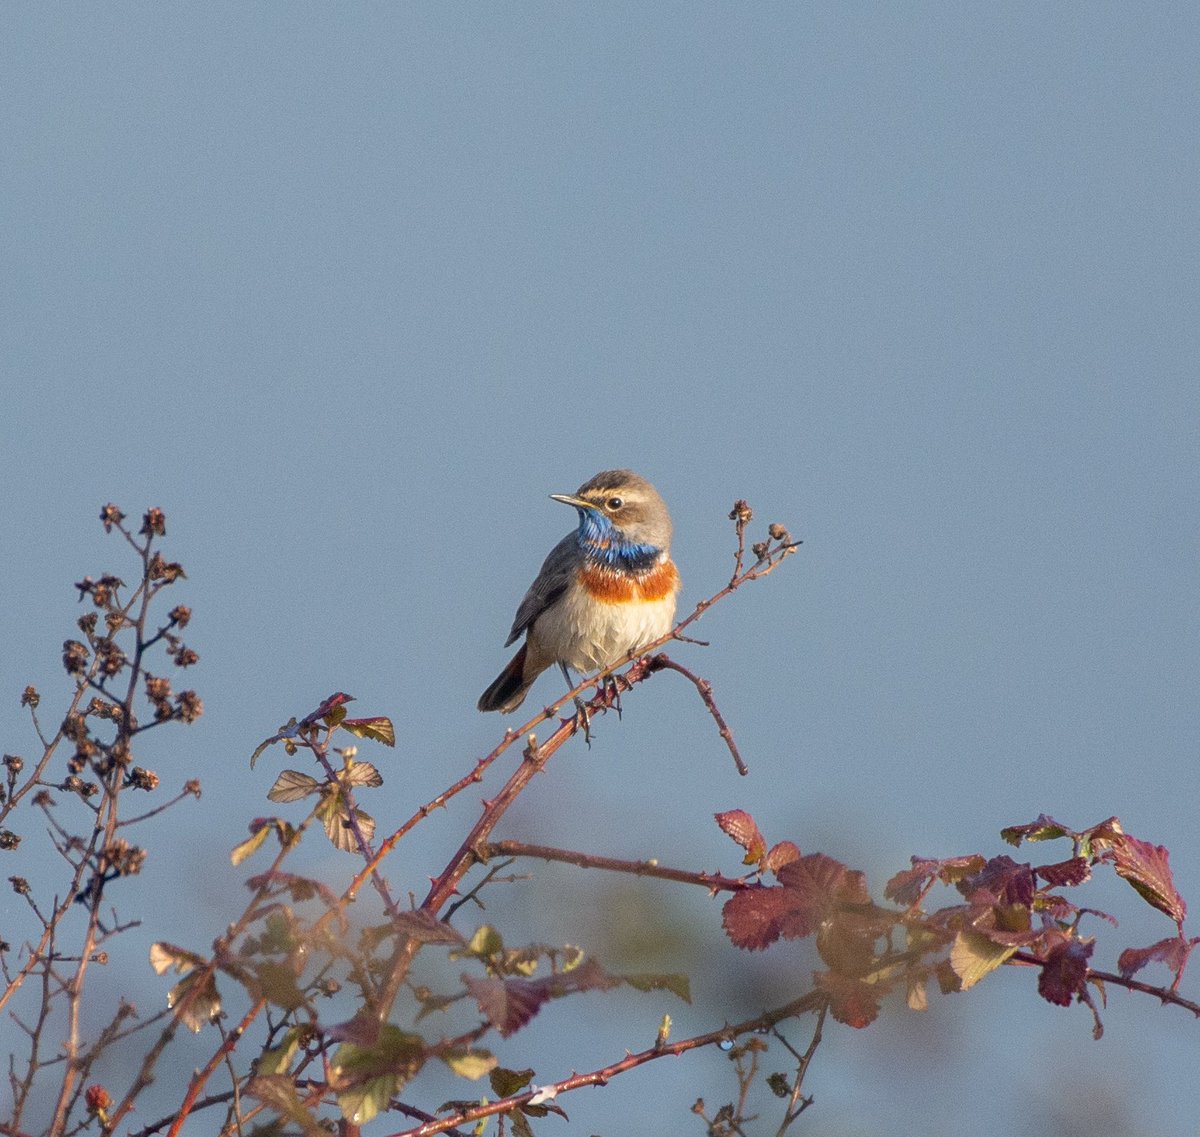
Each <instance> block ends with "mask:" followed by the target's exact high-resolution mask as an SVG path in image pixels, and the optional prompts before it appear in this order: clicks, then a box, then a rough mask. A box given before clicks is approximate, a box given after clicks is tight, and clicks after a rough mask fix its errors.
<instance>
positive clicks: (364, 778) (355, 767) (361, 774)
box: [342, 762, 383, 787]
mask: <svg viewBox="0 0 1200 1137" xmlns="http://www.w3.org/2000/svg"><path fill="white" fill-rule="evenodd" d="M342 780H343V781H344V782H345V783H347V784H348V785H351V786H372V787H373V786H382V785H383V775H382V774H381V773H380V772H379V771H378V770H377V769H375V767H374V766H372V765H371V763H370V762H347V763H346V769H345V770H344V771H343V772H342Z"/></svg>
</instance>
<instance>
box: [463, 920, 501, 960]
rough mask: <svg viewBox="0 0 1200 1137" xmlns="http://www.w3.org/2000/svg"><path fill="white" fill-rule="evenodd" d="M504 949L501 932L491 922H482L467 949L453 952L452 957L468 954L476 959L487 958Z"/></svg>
mask: <svg viewBox="0 0 1200 1137" xmlns="http://www.w3.org/2000/svg"><path fill="white" fill-rule="evenodd" d="M503 950H504V940H503V939H501V937H500V933H499V932H498V931H496V929H495V928H493V927H492V926H491V925H490V924H481V925H480V926H479V928H478V930H477V931H476V932H475V934H474V935H473V936H472V937H471V940H470V942H469V943H468V944H467V946H466V948H465V950H463V951H460V952H452V953H451V954H450V958H451V959H462V958H463V957H464V956H468V957H474V958H475V959H487V958H488V957H489V956H493V955H498V954H499V953H500V952H502V951H503Z"/></svg>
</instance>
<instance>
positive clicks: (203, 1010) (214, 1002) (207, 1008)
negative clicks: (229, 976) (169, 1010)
mask: <svg viewBox="0 0 1200 1137" xmlns="http://www.w3.org/2000/svg"><path fill="white" fill-rule="evenodd" d="M193 990H194V991H195V994H194V995H192V991H193ZM189 996H190V998H189ZM185 999H188V1000H189V1001H188V1003H187V1006H186V1008H185V1010H184V1011H183V1012H182V1013H181V1014H180V1016H179V1021H180V1022H181V1023H183V1025H184V1026H186V1027H187V1028H188V1030H190V1031H191V1032H192V1033H193V1034H199V1033H200V1030H201V1028H202V1027H204V1026H205V1024H207V1023H210V1022H212V1020H213V1019H214V1018H216V1016H217V1015H219V1014H220V1013H221V996H220V995H219V994H218V993H217V983H216V980H215V979H214V978H213V976H212V975H211V974H206V973H205V972H203V971H198V972H193V973H192V974H191V975H187V976H184V978H183V979H181V980H180V981H179V982H178V983H176V984H175V986H174V987H172V988H171V990H170V991H168V992H167V1006H168V1007H177V1006H179V1005H180V1004H181V1003H183V1001H184V1000H185Z"/></svg>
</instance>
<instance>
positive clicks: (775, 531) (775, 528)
mask: <svg viewBox="0 0 1200 1137" xmlns="http://www.w3.org/2000/svg"><path fill="white" fill-rule="evenodd" d="M767 532H768V533H769V534H770V535H771V540H773V541H790V540H791V539H792V535H791V534H790V533H789V532H788V531H787V530H786V529H785V528H784V527H783V526H782V525H780V524H779V522H778V521H772V522H771V524H770V526H769V527H768V528H767Z"/></svg>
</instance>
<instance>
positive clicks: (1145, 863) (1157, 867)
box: [1103, 833, 1187, 925]
mask: <svg viewBox="0 0 1200 1137" xmlns="http://www.w3.org/2000/svg"><path fill="white" fill-rule="evenodd" d="M1103 856H1104V859H1105V860H1111V861H1112V862H1113V868H1115V869H1116V870H1117V875H1118V876H1122V877H1124V878H1125V879H1126V880H1127V881H1129V883H1130V884H1131V885H1133V887H1134V888H1135V889H1137V891H1138V893H1139V894H1140V895H1141V897H1142V899H1143V900H1145V901H1146V903H1147V904H1151V905H1153V906H1154V907H1155V908H1157V909H1158V910H1159V911H1160V912H1165V913H1166V914H1167V915H1168V916H1170V917H1171V919H1172V920H1174V921H1175V923H1176V924H1179V925H1182V924H1183V920H1184V917H1185V916H1186V915H1187V904H1186V903H1185V902H1184V899H1183V897H1182V896H1180V895H1179V893H1178V892H1177V891H1176V889H1175V881H1174V878H1173V877H1172V876H1171V866H1170V864H1168V862H1167V850H1166V849H1164V848H1163V847H1162V846H1161V845H1151V844H1150V842H1149V841H1141V840H1139V839H1138V838H1137V837H1130V836H1129V835H1128V834H1127V833H1120V834H1117V835H1116V836H1115V837H1114V839H1113V841H1112V848H1111V851H1110V852H1106V853H1105V854H1103Z"/></svg>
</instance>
